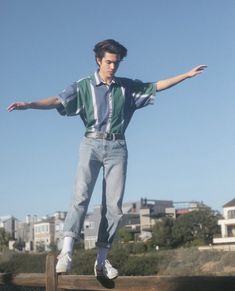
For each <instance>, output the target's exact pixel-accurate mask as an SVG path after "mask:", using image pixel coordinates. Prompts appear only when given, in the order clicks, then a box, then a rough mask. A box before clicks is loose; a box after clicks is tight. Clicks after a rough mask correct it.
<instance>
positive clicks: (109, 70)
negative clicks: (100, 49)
mask: <svg viewBox="0 0 235 291" xmlns="http://www.w3.org/2000/svg"><path fill="white" fill-rule="evenodd" d="M97 63H98V64H99V66H100V74H101V76H102V77H103V78H104V79H106V78H108V79H110V78H113V76H114V75H115V73H116V71H117V69H118V66H119V63H120V56H119V55H116V54H111V53H108V52H106V53H105V54H104V57H103V58H102V59H97Z"/></svg>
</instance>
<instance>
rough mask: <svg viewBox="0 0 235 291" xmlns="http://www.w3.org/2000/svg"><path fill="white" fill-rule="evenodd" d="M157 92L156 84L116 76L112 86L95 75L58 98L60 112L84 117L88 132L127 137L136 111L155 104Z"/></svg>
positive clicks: (69, 87)
mask: <svg viewBox="0 0 235 291" xmlns="http://www.w3.org/2000/svg"><path fill="white" fill-rule="evenodd" d="M155 93H156V87H155V83H143V82H141V81H139V80H131V79H128V78H119V77H115V78H114V79H113V80H112V82H111V84H110V85H109V86H108V85H107V84H105V83H104V82H103V81H102V80H101V78H100V76H99V74H98V72H95V74H94V75H92V76H89V77H87V78H84V79H81V80H79V81H76V82H74V83H72V84H71V85H70V86H68V87H67V88H66V89H65V90H64V91H63V92H61V93H60V94H59V95H58V96H59V98H60V102H61V106H60V107H59V108H58V111H59V113H60V114H62V115H67V116H73V115H80V117H81V119H82V120H83V122H84V125H85V127H86V131H87V132H95V131H100V132H107V133H120V134H124V133H125V130H126V128H127V126H128V124H129V122H130V120H131V117H132V115H133V113H134V112H135V110H137V109H139V108H142V107H144V106H147V105H149V104H153V103H154V96H155Z"/></svg>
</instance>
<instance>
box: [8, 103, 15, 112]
mask: <svg viewBox="0 0 235 291" xmlns="http://www.w3.org/2000/svg"><path fill="white" fill-rule="evenodd" d="M14 109H15V104H11V105H10V106H8V107H7V111H9V112H11V111H12V110H14Z"/></svg>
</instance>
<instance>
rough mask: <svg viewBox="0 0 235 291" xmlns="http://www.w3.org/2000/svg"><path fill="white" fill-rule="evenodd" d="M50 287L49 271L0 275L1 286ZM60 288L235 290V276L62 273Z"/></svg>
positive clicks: (157, 290)
mask: <svg viewBox="0 0 235 291" xmlns="http://www.w3.org/2000/svg"><path fill="white" fill-rule="evenodd" d="M4 284H14V285H18V286H40V287H45V286H46V274H15V275H12V274H0V285H4ZM57 288H58V289H57V290H59V289H65V290H84V291H85V290H87V291H88V290H89V291H91V290H93V291H103V290H107V289H114V290H115V291H127V290H128V291H143V290H144V291H189V290H190V291H222V290H226V291H234V290H235V276H187V277H186V276H185V277H182V276H181V277H178V276H143V277H142V276H133V277H131V276H130V277H119V278H117V279H116V280H114V281H107V280H104V279H103V280H101V279H100V280H97V279H96V278H95V277H94V276H78V275H59V276H58V282H57Z"/></svg>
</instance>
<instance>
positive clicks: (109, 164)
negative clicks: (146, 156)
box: [64, 137, 128, 248]
mask: <svg viewBox="0 0 235 291" xmlns="http://www.w3.org/2000/svg"><path fill="white" fill-rule="evenodd" d="M127 158H128V152H127V147H126V141H125V140H114V141H112V140H111V141H110V140H105V139H93V138H87V137H84V138H83V140H82V142H81V145H80V158H79V162H78V170H77V176H76V182H75V191H74V196H73V199H72V203H71V206H70V208H69V211H68V213H67V216H66V219H65V224H64V236H70V237H73V238H75V239H79V235H80V232H81V228H82V226H83V223H84V220H85V215H86V213H87V209H88V205H89V202H90V198H91V195H92V192H93V189H94V186H95V183H96V180H97V177H98V175H99V172H100V169H101V168H102V169H103V193H102V208H101V221H100V226H99V231H98V239H97V243H96V245H97V246H99V247H106V248H110V246H111V244H112V241H113V238H114V235H115V232H116V230H117V227H118V224H119V221H120V219H121V217H122V200H123V194H124V188H125V180H126V169H127Z"/></svg>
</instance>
